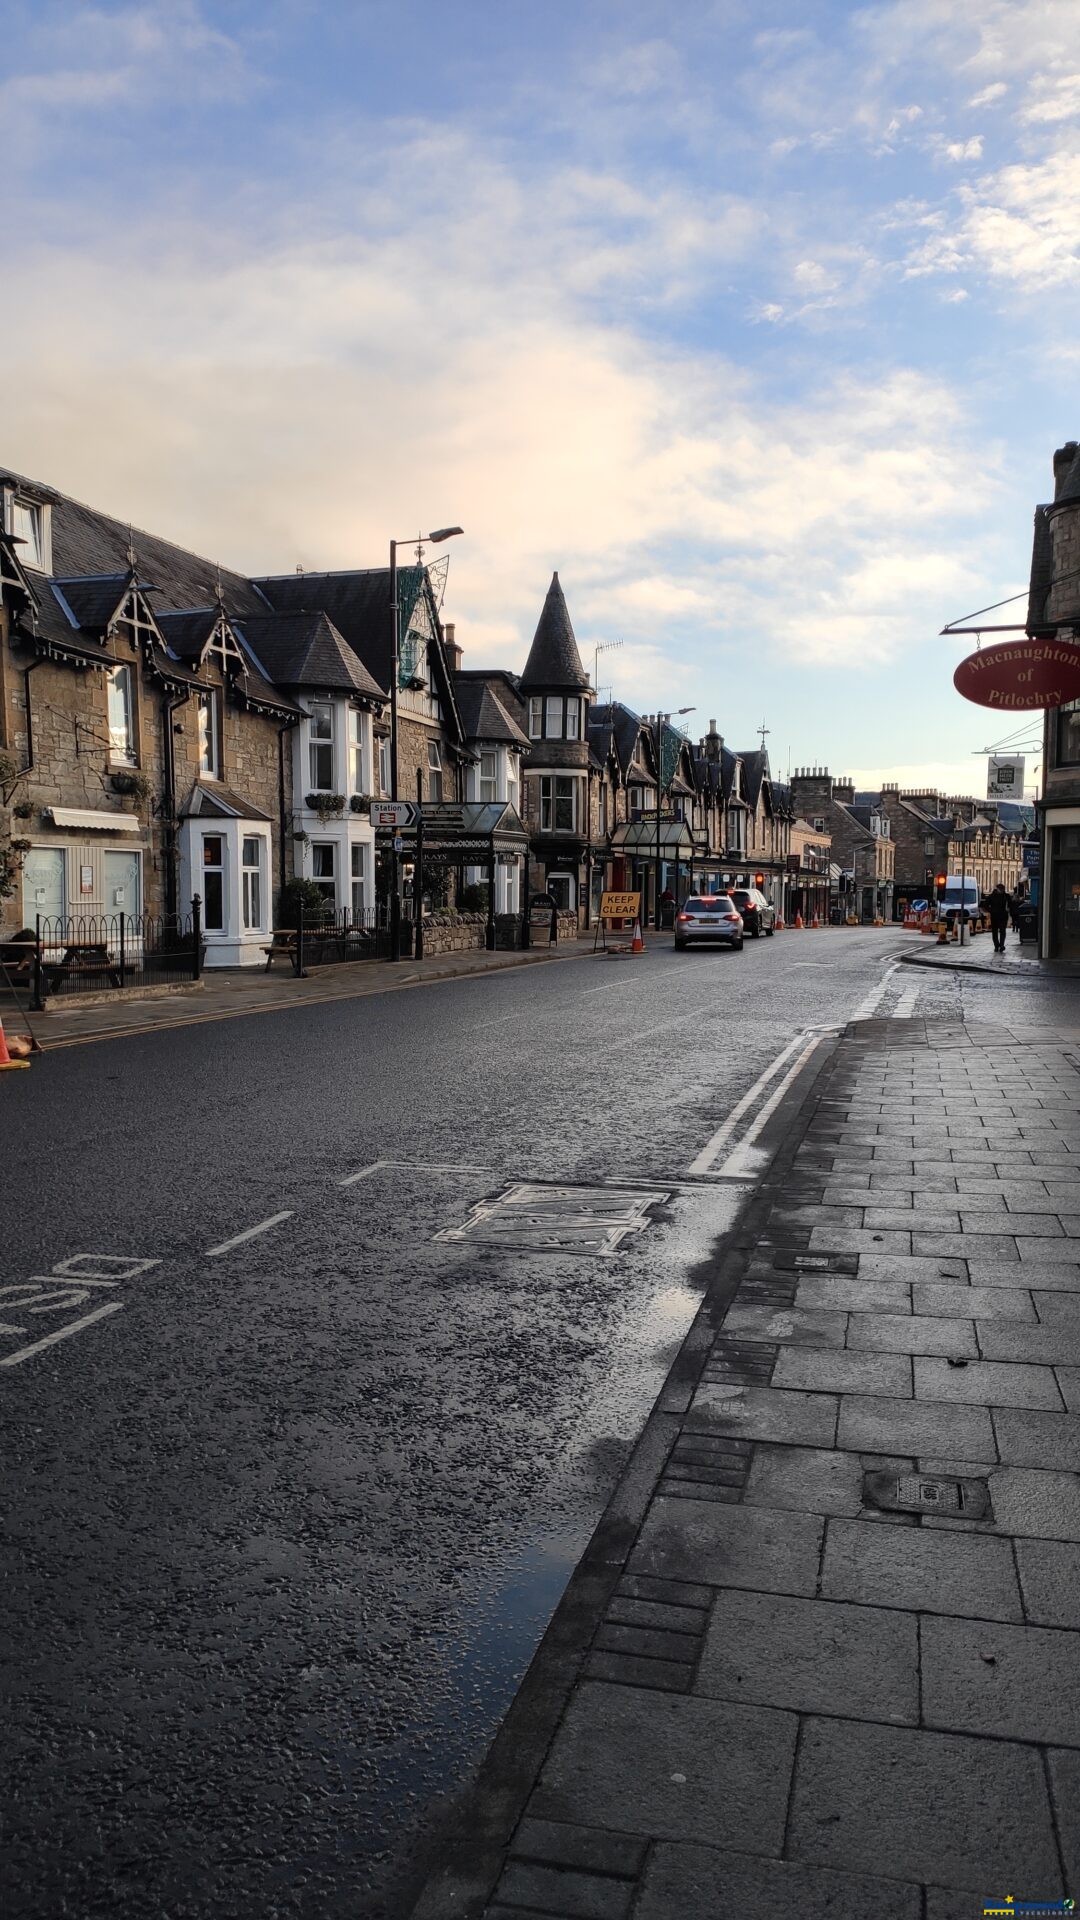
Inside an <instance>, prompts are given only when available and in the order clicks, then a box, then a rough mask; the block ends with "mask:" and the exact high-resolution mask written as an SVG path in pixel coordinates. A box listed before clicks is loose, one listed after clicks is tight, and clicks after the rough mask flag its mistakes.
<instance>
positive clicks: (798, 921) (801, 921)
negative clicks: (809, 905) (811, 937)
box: [795, 913, 806, 927]
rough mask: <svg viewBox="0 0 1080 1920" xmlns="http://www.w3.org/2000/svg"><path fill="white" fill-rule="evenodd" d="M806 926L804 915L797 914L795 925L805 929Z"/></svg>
mask: <svg viewBox="0 0 1080 1920" xmlns="http://www.w3.org/2000/svg"><path fill="white" fill-rule="evenodd" d="M805 924H806V922H805V921H804V919H803V917H802V914H801V913H797V914H796V915H795V925H796V926H797V927H803V926H805Z"/></svg>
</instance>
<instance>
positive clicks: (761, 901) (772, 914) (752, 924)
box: [731, 887, 776, 940]
mask: <svg viewBox="0 0 1080 1920" xmlns="http://www.w3.org/2000/svg"><path fill="white" fill-rule="evenodd" d="M731 897H732V899H733V900H734V902H735V905H736V906H737V907H738V909H739V912H740V913H741V914H742V917H743V926H744V927H745V928H746V931H747V933H748V934H749V935H750V938H751V940H757V939H758V938H759V937H760V935H761V934H765V936H766V938H767V939H769V940H771V939H772V936H773V928H774V927H775V926H776V908H775V907H774V906H773V904H772V902H771V901H770V900H766V898H765V895H764V894H763V893H759V892H758V890H757V888H756V887H732V889H731Z"/></svg>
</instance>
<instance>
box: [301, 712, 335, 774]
mask: <svg viewBox="0 0 1080 1920" xmlns="http://www.w3.org/2000/svg"><path fill="white" fill-rule="evenodd" d="M327 714H329V716H330V731H329V733H316V730H315V728H316V721H317V720H318V721H320V722H321V721H322V719H323V718H324V716H325V715H327ZM307 730H308V791H309V792H310V793H334V792H335V791H336V787H335V775H336V772H337V753H336V746H337V740H336V733H337V728H336V726H335V723H334V702H333V701H332V700H313V701H312V703H311V706H310V709H309V711H308V729H307ZM327 748H329V749H330V778H329V780H320V779H319V777H318V764H319V760H320V759H324V758H325V756H326V750H327Z"/></svg>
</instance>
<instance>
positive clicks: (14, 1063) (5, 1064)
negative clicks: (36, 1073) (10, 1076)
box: [0, 1020, 30, 1073]
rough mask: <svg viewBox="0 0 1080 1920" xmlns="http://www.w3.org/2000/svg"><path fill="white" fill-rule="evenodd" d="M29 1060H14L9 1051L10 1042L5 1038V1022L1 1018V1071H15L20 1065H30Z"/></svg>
mask: <svg viewBox="0 0 1080 1920" xmlns="http://www.w3.org/2000/svg"><path fill="white" fill-rule="evenodd" d="M29 1065H30V1062H29V1060H13V1059H12V1057H11V1055H10V1053H9V1052H8V1043H7V1041H6V1040H5V1039H4V1023H3V1021H2V1020H0V1073H9V1072H10V1073H14V1072H15V1071H16V1070H17V1068H19V1067H28V1066H29Z"/></svg>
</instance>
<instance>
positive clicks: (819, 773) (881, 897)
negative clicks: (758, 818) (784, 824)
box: [791, 767, 895, 921]
mask: <svg viewBox="0 0 1080 1920" xmlns="http://www.w3.org/2000/svg"><path fill="white" fill-rule="evenodd" d="M791 805H792V808H793V810H794V812H795V813H797V814H799V815H801V816H802V817H803V818H804V819H806V820H808V821H809V822H810V826H811V828H812V830H813V831H814V832H815V833H821V834H828V836H829V838H830V841H831V845H832V859H833V862H834V864H835V865H837V866H838V867H839V868H840V870H841V886H842V889H843V892H844V894H845V895H846V902H845V904H847V905H848V906H849V908H850V911H851V912H852V913H854V914H855V915H856V916H857V918H858V919H860V920H862V921H873V920H889V919H891V918H892V896H893V876H894V863H895V849H894V847H893V842H892V833H891V828H890V825H889V817H888V814H887V813H886V812H885V811H884V809H883V808H882V806H881V805H880V803H879V801H878V800H877V799H876V798H874V797H870V796H865V795H863V796H860V798H859V800H858V801H857V800H856V797H855V786H854V782H853V781H851V780H834V779H833V777H832V775H831V774H830V772H829V769H828V768H827V767H800V768H797V769H796V771H795V772H794V773H793V775H792V777H791Z"/></svg>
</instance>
